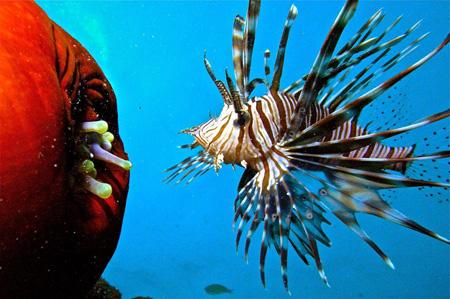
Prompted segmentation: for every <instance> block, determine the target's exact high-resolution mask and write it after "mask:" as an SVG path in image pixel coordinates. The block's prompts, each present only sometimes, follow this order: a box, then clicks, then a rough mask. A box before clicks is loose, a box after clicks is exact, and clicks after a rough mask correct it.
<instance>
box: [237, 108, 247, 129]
mask: <svg viewBox="0 0 450 299" xmlns="http://www.w3.org/2000/svg"><path fill="white" fill-rule="evenodd" d="M237 114H238V118H237V119H236V122H235V124H236V125H238V126H239V127H243V126H245V125H246V124H247V123H248V122H249V121H250V113H248V111H239V112H237Z"/></svg>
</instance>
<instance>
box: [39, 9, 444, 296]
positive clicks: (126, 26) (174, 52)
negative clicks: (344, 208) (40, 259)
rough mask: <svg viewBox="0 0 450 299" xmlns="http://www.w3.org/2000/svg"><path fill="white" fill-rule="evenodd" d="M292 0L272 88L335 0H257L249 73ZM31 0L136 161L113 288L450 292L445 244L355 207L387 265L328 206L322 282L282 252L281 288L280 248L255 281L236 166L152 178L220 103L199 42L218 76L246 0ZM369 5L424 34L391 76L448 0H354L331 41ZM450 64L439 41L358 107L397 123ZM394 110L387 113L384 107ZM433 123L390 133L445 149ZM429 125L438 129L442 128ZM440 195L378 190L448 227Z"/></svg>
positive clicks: (312, 51)
mask: <svg viewBox="0 0 450 299" xmlns="http://www.w3.org/2000/svg"><path fill="white" fill-rule="evenodd" d="M291 3H295V4H296V5H297V7H298V9H299V16H298V18H297V21H296V23H295V25H294V27H293V29H292V32H291V37H290V40H289V43H288V48H287V54H286V63H285V71H284V74H283V78H282V82H283V85H284V86H286V85H288V84H289V83H291V82H292V81H294V80H296V79H297V78H298V77H299V76H300V75H302V74H304V73H306V72H307V70H308V69H309V67H310V66H311V64H312V62H313V60H314V58H315V56H316V54H317V52H318V50H319V48H320V45H321V43H322V41H323V39H324V38H325V36H326V33H327V31H328V29H329V27H330V25H331V24H332V22H333V20H334V18H335V16H336V14H337V12H338V11H339V9H340V7H341V5H342V1H333V2H327V1H297V0H296V1H293V0H290V1H267V2H264V1H263V5H262V8H261V16H260V19H259V25H258V31H257V37H256V45H255V51H254V61H253V66H254V69H253V76H258V75H262V74H263V58H262V57H263V55H262V53H263V51H264V50H265V49H266V48H270V49H271V50H272V53H273V54H274V53H276V49H277V45H278V42H279V37H280V34H281V31H282V26H283V23H284V20H285V17H286V15H287V12H288V10H289V7H290V5H291ZM39 4H40V5H41V6H42V7H43V8H44V10H45V11H46V12H47V13H48V14H49V16H50V17H51V18H52V19H53V20H55V21H56V22H57V23H58V24H60V25H61V26H62V27H63V28H65V30H67V31H68V32H69V33H70V34H71V35H73V36H74V37H75V38H77V39H78V40H79V41H80V42H81V43H82V44H83V45H84V46H85V47H86V48H87V49H88V50H89V51H90V53H91V54H92V55H93V56H94V57H95V59H96V60H97V61H98V63H99V64H100V65H101V67H102V68H103V71H104V72H105V73H106V75H107V77H108V79H109V80H110V81H111V83H112V85H113V87H114V90H115V92H116V95H117V98H118V106H119V107H118V108H119V121H120V131H121V136H122V139H123V140H124V143H125V146H126V150H127V152H128V153H129V155H130V159H131V160H132V162H133V164H134V168H133V169H132V179H131V185H130V193H129V197H128V203H127V210H126V215H125V219H124V226H123V231H122V235H121V240H120V243H119V246H118V248H117V251H116V253H115V255H114V257H113V258H112V260H111V262H110V264H109V266H108V267H107V269H106V270H105V273H104V277H105V278H106V279H107V280H108V281H110V282H111V283H112V284H113V285H115V286H116V287H118V288H119V289H120V291H121V292H122V294H123V296H124V298H131V297H133V296H138V295H145V296H152V297H154V298H209V297H211V295H209V294H207V293H206V292H205V291H204V288H205V287H206V286H207V285H209V284H213V283H219V284H222V285H224V286H226V287H228V288H230V289H232V290H233V292H232V293H231V294H223V295H220V296H217V297H219V298H221V297H223V298H227V297H229V298H249V299H251V298H303V299H306V298H449V297H450V288H449V281H450V269H449V265H450V252H449V247H448V246H447V245H445V244H443V243H440V242H438V241H435V240H432V239H430V238H428V237H424V236H422V235H420V234H418V233H415V232H412V231H409V230H407V229H405V228H402V227H399V226H396V225H393V224H391V223H386V222H385V221H381V220H379V219H374V218H373V217H362V220H361V222H362V225H363V226H364V227H365V228H366V229H367V231H368V233H369V234H371V236H372V237H373V239H374V240H376V241H377V242H378V243H379V245H380V246H381V247H382V248H383V249H384V250H385V251H386V252H387V253H388V255H389V256H390V257H391V259H392V260H393V262H394V264H395V265H396V270H395V271H392V270H391V269H390V268H388V267H386V266H385V265H384V264H383V262H382V261H381V260H380V259H379V258H378V256H377V255H376V254H374V253H373V252H372V251H371V250H370V248H369V247H368V246H367V245H366V244H364V243H363V242H361V241H360V240H359V239H358V237H357V236H356V235H354V234H353V233H352V232H350V231H348V230H347V229H346V228H345V227H344V225H342V224H341V223H339V222H338V221H337V220H336V219H335V218H334V217H333V216H332V215H328V217H327V218H328V219H329V220H331V221H332V222H333V226H331V227H326V228H325V231H326V233H327V234H328V236H329V237H330V239H331V240H332V242H333V246H332V247H331V248H326V247H323V246H322V247H321V248H320V249H321V257H322V260H323V263H324V266H325V271H326V273H327V277H328V279H329V282H330V284H331V288H328V287H326V286H325V285H324V284H323V283H322V281H321V280H320V278H319V276H318V275H317V273H316V270H315V268H314V267H313V266H310V267H305V265H304V264H303V263H302V262H301V261H300V260H299V259H298V258H297V257H296V256H294V253H293V252H291V254H290V258H289V279H290V289H291V291H292V293H293V295H292V297H290V296H288V294H287V293H286V292H285V290H284V288H283V285H282V282H281V278H280V270H279V258H278V256H277V255H276V254H275V253H274V252H270V253H269V254H268V258H267V262H266V278H267V281H268V286H267V288H266V289H264V288H263V287H262V285H261V283H260V280H259V270H258V262H259V257H258V256H259V241H257V238H259V237H260V235H259V234H258V235H257V236H255V239H254V241H253V247H252V248H251V252H250V260H249V264H248V265H246V264H245V262H244V260H243V254H242V251H239V255H238V256H236V254H235V248H234V237H235V234H234V232H233V230H232V228H231V221H232V217H233V208H232V203H233V200H234V196H235V192H236V188H237V184H238V182H239V179H240V175H241V173H242V170H241V169H236V170H235V171H233V170H232V169H231V167H224V168H223V169H222V170H221V172H220V175H219V176H216V175H215V174H214V173H213V172H210V173H207V174H206V175H205V176H203V177H201V178H199V179H197V180H196V181H195V182H194V183H193V184H191V185H190V186H188V187H186V186H184V185H180V186H175V185H173V184H171V185H165V184H163V183H161V181H162V179H163V178H164V174H163V173H162V171H163V170H164V169H165V168H167V167H168V166H171V165H173V164H175V163H177V162H178V161H180V160H182V159H184V158H185V157H187V156H189V155H191V154H193V153H189V152H188V150H180V149H177V147H176V146H177V145H180V144H185V143H188V142H190V141H191V140H190V139H189V138H188V137H187V136H182V135H179V134H177V132H179V131H180V130H181V129H184V128H187V127H190V126H192V125H197V124H199V123H201V122H203V121H205V120H207V119H208V113H209V112H211V113H213V114H214V113H215V114H218V113H219V112H220V109H221V107H222V100H221V98H220V96H219V94H218V93H217V91H216V89H215V87H214V85H213V84H212V82H211V81H210V79H209V77H208V75H207V73H206V71H205V70H204V66H203V62H202V58H203V51H204V49H207V53H208V58H209V60H210V61H211V63H212V64H213V67H214V69H215V70H216V74H217V75H220V76H222V70H223V69H224V68H225V67H229V68H230V69H231V66H232V61H231V28H232V22H233V19H234V17H235V15H236V14H238V13H239V14H241V15H244V14H245V12H246V6H247V3H246V2H244V1H220V2H219V1H217V2H214V1H159V2H156V1H155V2H128V1H127V2H116V1H114V2H85V1H83V2H67V3H63V2H43V1H39ZM381 7H383V8H384V11H385V12H386V14H387V16H386V18H385V19H386V20H385V21H384V24H385V26H387V24H390V22H391V21H393V20H394V19H395V17H397V16H398V15H401V14H403V16H404V17H403V20H402V22H401V23H400V26H398V29H397V30H395V32H396V33H400V32H403V31H404V30H405V29H406V28H407V27H408V26H411V25H412V24H413V23H415V22H416V21H417V20H420V19H423V22H422V25H421V27H420V28H419V30H418V31H419V33H425V32H431V34H430V36H429V37H428V38H427V39H425V40H424V41H423V42H422V43H421V46H420V47H419V48H418V49H417V50H416V51H415V52H413V53H412V54H411V55H410V56H409V57H407V58H406V59H404V60H403V61H402V62H401V63H400V65H399V66H397V67H396V68H395V69H394V71H391V72H390V73H389V74H391V75H393V74H394V73H395V72H396V71H400V70H401V69H402V68H404V67H406V66H407V65H409V64H408V63H412V62H414V61H416V60H417V59H419V58H421V57H422V56H424V55H425V54H426V53H428V51H430V50H431V49H433V48H434V47H435V46H436V45H438V44H439V43H440V42H441V41H442V39H443V38H444V37H445V36H446V34H447V32H448V30H449V25H450V23H449V11H450V2H448V1H389V2H387V1H375V2H372V1H371V2H369V1H365V2H362V3H361V4H360V6H359V8H358V11H357V12H356V15H355V17H354V18H353V20H352V22H351V24H350V26H349V27H348V28H347V30H346V31H345V32H344V36H343V40H346V39H348V38H349V37H350V36H351V33H352V32H354V31H355V30H356V29H357V28H359V26H360V25H361V24H362V23H363V22H364V21H365V20H366V19H367V18H368V17H369V16H370V15H372V14H373V13H374V12H375V11H376V10H377V9H378V8H381ZM416 36H418V35H416ZM272 61H273V59H272ZM449 69H450V68H449V48H448V47H447V48H446V49H445V50H443V51H442V52H441V53H440V54H439V55H438V56H436V57H435V58H433V59H432V60H431V61H430V62H428V63H427V64H426V65H425V66H423V67H422V68H421V69H419V70H418V71H416V72H415V73H413V74H412V75H410V76H408V77H407V78H406V79H405V80H403V81H402V82H400V83H399V84H398V86H397V88H396V89H393V90H391V91H389V92H388V93H387V94H386V96H383V97H382V98H381V99H379V100H377V104H375V106H374V107H373V110H371V111H374V112H373V113H372V114H366V115H364V117H365V118H366V120H369V119H373V120H374V121H375V123H379V124H383V123H384V122H385V121H386V120H387V119H391V118H393V117H394V116H395V117H396V118H399V117H400V118H402V117H404V118H403V119H400V120H399V124H400V123H401V122H403V123H408V121H414V120H416V119H420V118H422V117H425V116H428V115H430V114H432V113H435V112H438V111H441V110H443V109H445V108H447V107H448V105H449V99H450V92H449V80H450V78H449ZM257 92H259V94H261V93H262V92H264V90H263V89H258V91H257ZM388 96H389V97H388ZM402 106H403V110H401V111H399V109H400V108H401V107H402ZM392 109H396V111H395V112H394V113H391V111H392ZM381 112H383V114H381ZM445 122H447V125H448V121H444V123H445ZM391 124H392V123H391ZM444 125H445V124H444ZM442 127H443V124H442V123H441V124H439V125H438V126H435V127H430V128H428V129H423V130H420V131H418V132H416V133H414V134H409V135H408V136H407V137H405V138H404V139H403V140H402V142H403V143H404V144H408V145H409V144H412V143H415V142H418V143H419V146H418V152H420V151H422V152H433V151H436V149H435V148H434V147H435V146H438V145H440V146H443V149H445V146H446V144H443V143H442V140H444V142H448V140H447V141H446V140H445V138H441V139H439V138H437V137H433V134H432V132H433V131H434V130H441V129H442ZM447 128H448V127H447ZM440 135H441V137H442V135H444V136H445V135H448V131H441V133H440ZM427 136H430V137H431V139H432V141H433V142H434V144H432V145H430V146H429V147H426V146H425V145H424V142H423V138H425V137H427ZM402 142H401V143H402ZM442 165H443V168H441V169H440V170H433V168H430V170H429V172H435V174H436V173H443V175H444V178H445V176H447V177H448V173H447V170H448V166H447V164H446V162H444V163H443V164H442ZM443 192H444V193H443V194H442V195H441V196H440V197H439V196H436V194H434V196H433V197H431V196H429V195H428V193H429V192H428V193H427V192H422V191H419V190H417V189H411V190H404V191H396V192H394V193H388V194H386V195H387V196H390V198H388V200H389V201H390V202H391V203H392V204H393V206H394V207H396V208H397V209H399V210H400V211H402V212H404V213H405V214H406V215H408V216H410V217H411V218H413V219H415V220H417V221H418V222H419V223H421V224H424V225H425V226H427V227H429V228H431V229H432V230H434V231H437V232H439V233H441V234H442V235H444V236H447V237H448V236H449V235H450V231H449V205H448V202H445V199H448V193H446V192H447V191H443ZM440 201H443V203H440ZM241 250H242V248H241Z"/></svg>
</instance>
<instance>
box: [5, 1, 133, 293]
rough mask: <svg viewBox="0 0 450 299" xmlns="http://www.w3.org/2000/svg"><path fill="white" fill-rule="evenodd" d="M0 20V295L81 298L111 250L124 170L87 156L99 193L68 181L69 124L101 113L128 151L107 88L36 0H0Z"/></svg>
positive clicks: (118, 149)
mask: <svg viewBox="0 0 450 299" xmlns="http://www.w3.org/2000/svg"><path fill="white" fill-rule="evenodd" d="M0 28H1V29H0V298H27V297H25V296H28V297H37V296H39V297H41V298H48V297H59V298H70V297H73V298H80V297H81V296H82V295H83V294H84V293H85V292H87V291H88V290H89V289H90V287H91V286H92V285H93V284H94V283H95V281H96V280H97V279H98V277H99V276H100V274H101V273H102V271H103V270H104V268H105V266H106V264H107V263H108V261H109V259H110V258H111V256H112V254H113V252H114V250H115V247H116V244H117V241H118V238H119V234H120V229H121V225H122V218H123V213H124V208H125V201H126V195H127V191H128V180H129V173H128V172H127V171H124V170H122V169H120V168H118V167H115V166H113V165H110V164H102V163H100V162H98V161H96V162H95V165H96V169H97V171H98V178H99V179H100V180H102V181H104V182H107V183H109V184H110V185H111V186H112V187H113V194H112V196H111V197H109V198H108V199H106V200H105V199H100V198H98V197H96V196H95V195H92V194H89V193H86V192H84V191H83V190H82V188H81V187H80V186H79V184H75V185H74V184H73V183H71V181H73V180H72V178H73V173H74V171H73V169H72V168H73V165H74V163H75V160H74V153H75V148H74V143H75V140H76V137H77V135H76V131H77V130H76V128H77V124H79V123H80V122H82V121H85V120H94V119H103V120H105V121H107V122H108V124H109V128H110V129H109V131H111V132H112V133H113V134H114V135H115V137H116V139H115V141H114V142H113V149H112V152H113V153H114V154H116V155H118V156H120V157H122V158H127V155H126V153H125V152H124V148H123V144H122V141H121V140H120V138H119V136H118V127H117V110H116V100H115V96H114V93H113V91H112V89H111V86H110V85H109V83H108V81H107V80H106V78H105V76H104V74H103V73H102V71H101V70H100V68H99V67H98V65H97V64H96V62H95V61H94V59H93V58H92V57H91V56H90V55H89V53H88V52H87V51H86V50H85V49H84V48H83V47H82V46H81V45H80V44H79V43H78V42H77V41H75V40H74V39H73V38H72V37H71V36H70V35H68V34H67V33H65V32H64V31H63V30H62V29H61V28H60V27H58V26H57V25H56V24H54V23H53V22H52V21H51V20H50V19H49V18H48V17H47V15H46V14H45V13H44V12H43V11H42V10H41V9H40V8H39V7H38V6H37V5H36V4H35V3H32V2H0ZM62 294H64V295H62ZM45 296H47V297H45Z"/></svg>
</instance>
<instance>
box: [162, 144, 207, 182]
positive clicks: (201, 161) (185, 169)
mask: <svg viewBox="0 0 450 299" xmlns="http://www.w3.org/2000/svg"><path fill="white" fill-rule="evenodd" d="M214 167H215V159H214V157H212V156H211V155H210V154H208V153H207V152H204V151H201V152H199V153H198V154H197V155H195V156H192V157H189V158H186V159H184V160H183V161H181V162H180V163H178V164H175V165H174V166H172V167H169V168H167V169H166V170H164V172H167V173H170V174H169V175H168V176H167V177H166V178H165V179H164V180H163V182H165V183H170V182H172V181H173V180H175V179H176V178H178V180H177V181H176V183H177V184H179V183H181V182H183V181H186V184H190V183H191V182H192V181H193V180H194V179H196V178H197V177H199V176H202V175H204V174H205V173H206V172H208V171H209V170H210V169H212V168H214Z"/></svg>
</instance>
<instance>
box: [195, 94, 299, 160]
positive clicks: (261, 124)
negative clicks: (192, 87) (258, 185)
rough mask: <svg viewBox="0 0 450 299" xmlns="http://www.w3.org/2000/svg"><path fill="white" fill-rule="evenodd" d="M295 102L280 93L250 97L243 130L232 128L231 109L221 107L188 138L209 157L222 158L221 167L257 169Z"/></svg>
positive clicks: (270, 148) (281, 131) (288, 120)
mask: <svg viewBox="0 0 450 299" xmlns="http://www.w3.org/2000/svg"><path fill="white" fill-rule="evenodd" d="M295 102H296V100H295V98H294V96H292V95H289V94H281V93H278V94H277V97H273V96H271V95H270V94H268V95H265V96H263V97H254V98H253V99H251V100H250V101H249V102H248V103H246V110H247V111H248V112H249V115H250V121H249V123H248V124H247V125H246V126H238V125H236V119H237V116H236V114H235V113H234V111H233V107H232V106H230V105H224V108H223V110H222V112H221V113H220V115H219V117H217V119H212V120H210V121H208V122H206V123H204V124H202V125H200V126H198V127H197V128H196V130H194V131H193V132H192V134H193V135H194V137H195V139H196V141H197V142H198V143H199V144H200V145H201V146H202V147H204V148H205V149H206V150H207V151H208V153H209V154H210V155H212V156H216V155H218V154H223V155H224V157H223V158H224V162H225V163H227V164H247V165H249V166H250V167H254V168H257V164H258V162H259V161H260V160H261V159H264V158H265V157H266V155H267V154H268V152H270V151H271V150H272V148H273V146H274V145H276V144H277V143H278V142H279V141H280V140H281V137H282V136H283V134H284V133H285V132H286V129H287V127H288V126H289V122H290V119H291V117H292V113H293V111H294V107H295ZM242 161H245V162H244V163H242Z"/></svg>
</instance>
